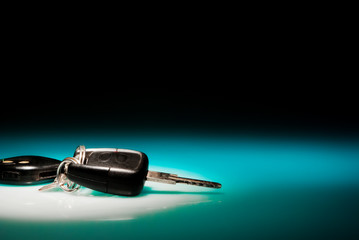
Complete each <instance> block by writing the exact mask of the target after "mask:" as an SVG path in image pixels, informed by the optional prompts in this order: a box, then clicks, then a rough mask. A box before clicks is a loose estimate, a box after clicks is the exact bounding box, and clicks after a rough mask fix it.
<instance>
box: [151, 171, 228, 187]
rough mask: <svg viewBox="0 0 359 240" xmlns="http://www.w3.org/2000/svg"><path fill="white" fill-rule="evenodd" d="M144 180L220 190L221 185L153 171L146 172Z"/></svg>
mask: <svg viewBox="0 0 359 240" xmlns="http://www.w3.org/2000/svg"><path fill="white" fill-rule="evenodd" d="M146 179H147V181H152V182H160V183H167V184H176V183H181V184H187V185H195V186H200V187H208V188H221V187H222V185H221V184H220V183H217V182H210V181H203V180H198V179H192V178H184V177H179V176H178V175H177V174H171V173H164V172H155V171H148V173H147V177H146Z"/></svg>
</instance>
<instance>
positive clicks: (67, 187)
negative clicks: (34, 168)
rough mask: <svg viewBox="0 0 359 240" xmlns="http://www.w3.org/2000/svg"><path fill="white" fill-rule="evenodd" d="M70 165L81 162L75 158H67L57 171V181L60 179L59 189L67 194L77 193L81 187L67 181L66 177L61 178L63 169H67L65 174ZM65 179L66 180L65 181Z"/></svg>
mask: <svg viewBox="0 0 359 240" xmlns="http://www.w3.org/2000/svg"><path fill="white" fill-rule="evenodd" d="M70 163H75V164H79V163H80V161H79V160H78V159H76V158H74V157H67V158H65V159H64V160H63V161H62V162H61V163H60V165H59V167H58V168H57V171H56V179H58V182H59V184H58V185H59V187H60V188H61V189H62V190H64V191H65V192H74V191H77V190H78V189H79V188H80V187H81V186H80V185H78V184H77V183H74V182H72V181H70V180H68V179H67V177H66V175H65V176H61V174H62V173H61V170H62V168H63V167H65V173H66V172H67V167H68V165H69V164H70ZM63 177H65V178H66V179H63Z"/></svg>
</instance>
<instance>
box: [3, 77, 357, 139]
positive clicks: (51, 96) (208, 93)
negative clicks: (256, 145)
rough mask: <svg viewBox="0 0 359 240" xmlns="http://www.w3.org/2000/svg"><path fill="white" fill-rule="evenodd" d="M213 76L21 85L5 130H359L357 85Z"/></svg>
mask: <svg viewBox="0 0 359 240" xmlns="http://www.w3.org/2000/svg"><path fill="white" fill-rule="evenodd" d="M213 81H215V82H214V83H208V82H207V81H202V82H201V81H200V82H193V84H192V85H199V86H200V87H198V86H195V87H191V85H187V87H186V88H183V87H182V88H181V87H176V83H172V84H173V87H167V88H163V87H158V88H151V87H149V88H145V87H137V88H136V87H126V86H125V85H122V82H121V81H120V82H118V81H115V80H113V81H112V82H108V81H107V82H106V83H101V81H95V80H94V81H92V82H87V84H86V85H84V87H83V88H77V89H76V88H73V87H72V86H71V85H67V88H66V87H65V86H62V87H61V89H60V88H56V84H60V83H61V82H56V83H55V84H54V83H52V84H54V87H53V88H52V87H51V88H48V87H47V88H44V89H41V90H39V89H37V90H35V91H34V90H32V89H29V90H28V91H25V90H18V91H16V90H14V89H13V90H12V91H14V92H13V94H12V96H9V97H6V96H3V104H2V113H1V129H2V131H23V130H25V131H26V130H29V129H30V130H34V129H35V130H36V129H38V130H44V131H46V130H63V131H66V130H69V131H71V130H74V129H98V130H101V129H102V130H105V131H110V130H111V129H118V130H124V131H125V130H126V131H189V132H191V131H203V132H214V133H228V134H240V133H250V134H278V135H280V134H285V135H298V134H299V135H301V134H307V135H308V134H309V135H313V134H314V135H315V134H317V135H318V134H319V135H326V136H328V137H329V136H333V137H338V136H355V135H356V134H358V129H359V128H358V126H359V124H358V122H359V121H358V111H357V101H356V95H355V94H353V93H352V89H349V87H348V90H345V89H340V88H332V89H330V92H326V91H325V90H324V87H325V86H324V84H323V85H321V86H320V87H319V88H318V87H317V86H316V87H313V85H312V86H308V85H305V86H301V87H296V86H288V85H287V86H286V85H281V84H278V86H275V87H273V86H265V85H263V86H262V83H259V82H258V83H256V84H252V85H251V86H249V85H248V84H243V83H242V82H240V81H235V80H233V81H232V82H231V83H230V84H228V85H225V86H218V87H213V86H212V87H208V86H207V85H210V84H211V85H216V84H218V85H220V84H221V81H220V80H213ZM177 84H178V83H177ZM139 85H141V82H139ZM169 85H171V84H170V83H169ZM254 85H255V86H254ZM267 85H268V84H267ZM38 86H41V83H40V84H39V85H38ZM343 91H344V92H343ZM7 93H9V91H7Z"/></svg>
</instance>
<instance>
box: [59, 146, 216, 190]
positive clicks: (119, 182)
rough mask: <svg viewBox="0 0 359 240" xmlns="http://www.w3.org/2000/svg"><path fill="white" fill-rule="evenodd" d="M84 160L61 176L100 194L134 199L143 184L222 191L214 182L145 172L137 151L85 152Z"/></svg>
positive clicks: (144, 161) (143, 159)
mask: <svg viewBox="0 0 359 240" xmlns="http://www.w3.org/2000/svg"><path fill="white" fill-rule="evenodd" d="M78 154H80V151H79V150H76V151H75V154H74V158H78ZM83 158H84V161H83V162H84V163H85V164H76V163H69V164H68V166H67V167H66V168H65V171H64V173H65V174H66V177H67V178H68V179H69V180H71V181H73V182H75V183H77V184H79V185H81V186H84V187H88V188H91V189H94V190H96V191H100V192H105V193H110V194H116V195H124V196H136V195H138V194H139V193H140V192H141V191H142V189H143V186H144V183H145V181H146V180H148V181H155V182H161V183H169V184H176V183H183V184H190V185H196V186H202V187H209V188H221V184H219V183H216V182H209V181H202V180H197V179H190V178H182V177H178V176H177V175H176V174H169V173H162V172H154V171H148V157H147V155H146V154H145V153H143V152H139V151H134V150H128V149H118V148H95V149H87V150H86V151H85V154H84V156H83Z"/></svg>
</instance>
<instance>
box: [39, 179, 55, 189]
mask: <svg viewBox="0 0 359 240" xmlns="http://www.w3.org/2000/svg"><path fill="white" fill-rule="evenodd" d="M58 186H59V183H58V181H57V178H55V180H54V181H53V182H52V183H50V184H47V185H45V186H43V187H41V188H39V191H46V190H50V189H53V188H56V187H58Z"/></svg>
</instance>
